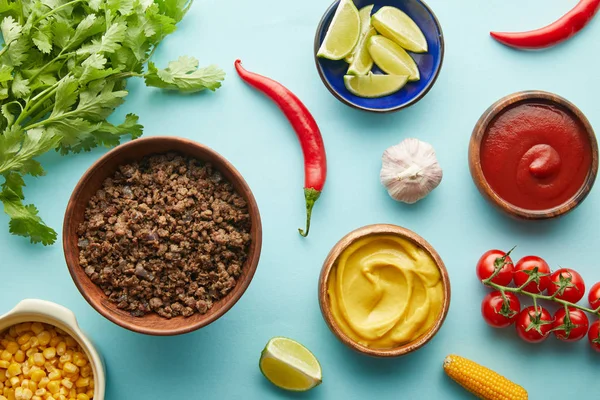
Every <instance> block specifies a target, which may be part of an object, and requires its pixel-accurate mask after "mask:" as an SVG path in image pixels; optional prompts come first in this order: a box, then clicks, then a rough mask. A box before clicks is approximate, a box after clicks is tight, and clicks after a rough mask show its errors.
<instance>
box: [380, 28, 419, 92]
mask: <svg viewBox="0 0 600 400" xmlns="http://www.w3.org/2000/svg"><path fill="white" fill-rule="evenodd" d="M369 54H371V57H372V58H373V61H375V64H377V66H378V67H379V68H381V69H382V70H383V71H384V72H385V73H388V74H390V75H408V80H409V81H418V80H419V79H420V74H419V67H417V64H416V63H415V60H413V59H412V57H411V56H410V55H409V54H408V53H407V52H406V50H404V49H403V48H402V47H400V46H398V45H397V44H396V43H394V42H392V41H391V40H390V39H388V38H386V37H383V36H381V35H376V36H373V37H372V38H371V39H369Z"/></svg>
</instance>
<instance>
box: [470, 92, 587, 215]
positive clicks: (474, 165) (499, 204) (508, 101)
mask: <svg viewBox="0 0 600 400" xmlns="http://www.w3.org/2000/svg"><path fill="white" fill-rule="evenodd" d="M536 100H537V101H542V102H545V103H550V104H554V105H556V106H558V107H561V108H563V109H566V110H568V111H569V112H570V113H571V114H572V115H573V116H574V118H575V119H576V120H577V121H578V122H579V123H581V125H582V126H583V127H584V129H585V132H586V134H587V137H588V140H589V141H590V147H591V150H592V164H591V166H590V170H589V172H588V175H587V177H586V179H585V181H584V183H583V185H582V186H581V188H579V190H578V192H577V193H576V194H575V195H574V196H573V197H572V198H571V199H569V200H567V201H566V202H564V203H563V204H560V205H558V206H555V207H552V208H548V209H545V210H530V209H526V208H522V207H518V206H516V205H513V204H511V203H509V202H508V201H506V200H504V199H503V198H502V197H500V196H499V195H498V194H497V193H496V192H495V191H494V190H493V189H492V187H491V186H490V185H489V183H488V182H487V179H486V178H485V175H484V174H483V170H482V168H481V143H482V141H483V138H484V136H485V134H486V132H487V131H488V128H489V126H490V124H491V123H492V122H493V121H494V120H495V119H496V118H497V117H498V116H499V115H501V114H502V113H504V112H505V111H507V110H508V109H509V108H511V107H514V106H516V105H519V104H523V103H529V102H535V101H536ZM469 170H470V172H471V177H472V179H473V182H474V183H475V186H477V189H478V190H479V192H480V193H481V195H482V196H483V197H484V198H485V199H486V200H488V201H489V202H490V203H492V204H493V205H494V206H496V208H498V209H500V210H502V211H504V212H505V213H507V214H509V215H510V216H512V217H515V218H517V219H525V220H541V219H549V218H556V217H560V216H562V215H564V214H566V213H568V212H570V211H572V210H574V209H575V208H576V207H577V206H578V205H579V204H581V202H583V200H584V199H585V198H586V197H587V196H588V194H589V193H590V191H591V189H592V186H593V185H594V182H595V180H596V176H597V174H598V142H597V139H596V135H595V133H594V129H593V127H592V125H591V123H590V121H589V120H588V119H587V117H586V116H585V114H583V112H582V111H581V110H580V109H579V108H578V107H577V106H576V105H575V104H573V103H571V102H570V101H568V100H567V99H565V98H564V97H561V96H559V95H557V94H554V93H550V92H546V91H543V90H524V91H520V92H516V93H512V94H509V95H507V96H504V97H502V98H501V99H500V100H498V101H496V102H495V103H493V104H492V105H491V106H490V107H489V108H488V109H487V110H486V111H485V112H484V113H483V115H482V116H481V117H480V118H479V120H478V121H477V123H476V124H475V127H474V128H473V133H472V134H471V139H470V142H469Z"/></svg>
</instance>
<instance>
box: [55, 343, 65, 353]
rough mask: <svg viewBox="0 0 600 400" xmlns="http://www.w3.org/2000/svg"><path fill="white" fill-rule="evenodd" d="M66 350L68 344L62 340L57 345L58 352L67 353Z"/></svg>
mask: <svg viewBox="0 0 600 400" xmlns="http://www.w3.org/2000/svg"><path fill="white" fill-rule="evenodd" d="M65 351H67V344H66V343H65V342H60V343H59V344H58V345H57V346H56V354H58V355H59V356H62V355H63V354H65Z"/></svg>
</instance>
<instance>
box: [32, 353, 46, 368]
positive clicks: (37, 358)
mask: <svg viewBox="0 0 600 400" xmlns="http://www.w3.org/2000/svg"><path fill="white" fill-rule="evenodd" d="M45 362H46V358H45V357H44V355H43V354H42V353H35V354H34V355H33V363H34V364H35V365H37V366H38V367H42V366H44V363H45Z"/></svg>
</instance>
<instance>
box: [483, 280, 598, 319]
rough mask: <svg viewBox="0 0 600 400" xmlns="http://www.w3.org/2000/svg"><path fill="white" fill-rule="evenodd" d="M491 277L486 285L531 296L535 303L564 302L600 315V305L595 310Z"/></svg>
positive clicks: (565, 304)
mask: <svg viewBox="0 0 600 400" xmlns="http://www.w3.org/2000/svg"><path fill="white" fill-rule="evenodd" d="M491 279H492V278H491V277H490V278H489V279H484V280H483V281H482V282H483V284H484V285H486V286H489V287H491V288H494V289H496V290H499V291H500V292H511V293H516V294H521V295H524V296H528V297H531V298H532V299H533V301H534V304H537V300H546V301H553V302H555V303H559V304H562V305H563V306H565V307H573V308H576V309H579V310H582V311H585V312H588V313H590V314H593V315H596V316H598V317H600V307H599V308H597V309H595V310H593V309H591V308H587V307H584V306H581V305H579V304H575V303H571V302H570V301H566V300H561V299H557V298H556V297H555V296H547V295H544V294H538V293H529V292H526V291H524V290H523V289H522V287H516V288H515V287H508V286H502V285H498V284H497V283H494V282H492V281H491Z"/></svg>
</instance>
